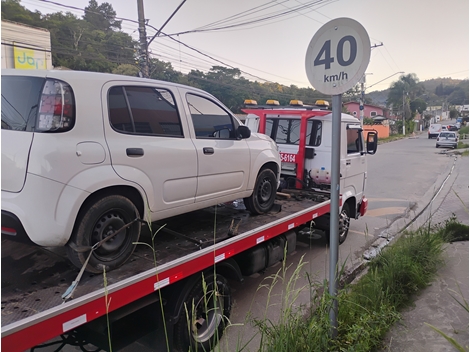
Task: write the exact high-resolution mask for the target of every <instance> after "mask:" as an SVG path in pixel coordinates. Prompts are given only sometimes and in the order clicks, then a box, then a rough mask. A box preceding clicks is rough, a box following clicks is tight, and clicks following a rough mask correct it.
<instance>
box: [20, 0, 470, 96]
mask: <svg viewBox="0 0 470 352" xmlns="http://www.w3.org/2000/svg"><path fill="white" fill-rule="evenodd" d="M51 1H54V2H49V1H47V2H46V1H44V0H21V4H22V5H23V6H25V7H26V8H28V9H29V10H38V11H39V12H41V13H43V14H46V13H51V12H58V11H62V12H67V11H69V12H71V13H73V14H75V15H76V16H77V17H81V16H82V15H83V10H78V9H72V8H68V7H63V6H60V5H59V4H62V5H66V6H73V7H76V8H79V9H83V8H85V7H86V6H87V5H88V2H89V1H88V0H51ZM182 1H183V0H144V1H143V3H144V14H145V18H146V19H147V21H148V25H149V27H147V36H149V37H151V36H153V35H154V34H155V33H156V30H155V29H153V28H151V27H150V26H152V27H154V28H157V29H159V28H160V27H161V26H162V25H163V24H164V23H165V21H166V20H167V19H168V18H169V17H170V16H171V14H172V13H173V11H174V10H176V8H177V7H178V6H179V5H180V4H181V3H182ZM97 2H98V4H101V3H103V2H104V1H101V0H97ZM107 2H108V3H110V4H111V5H112V6H113V8H114V10H115V11H116V16H117V17H120V18H124V19H125V20H123V22H122V30H123V31H125V32H127V33H129V34H130V35H132V36H133V38H135V39H136V40H138V38H139V34H138V30H137V28H138V25H137V23H136V21H137V20H138V15H137V0H109V1H107ZM307 5H308V6H307ZM254 11H256V12H255V13H253V12H254ZM282 12H289V13H288V14H286V15H283V16H281V15H280V13H282ZM273 16H274V17H273ZM340 17H348V18H352V19H354V20H356V21H358V22H359V23H361V24H362V26H363V27H364V28H365V29H366V31H367V33H368V35H369V37H370V41H371V45H372V46H376V47H375V48H373V49H372V51H371V57H370V62H369V65H368V67H367V69H366V84H365V87H366V92H372V91H375V90H383V89H387V88H388V87H389V86H390V84H391V83H393V82H394V81H396V80H397V79H398V78H399V76H400V73H398V72H404V73H405V74H409V73H415V74H416V75H417V77H418V79H419V80H420V81H424V80H427V79H432V78H438V77H451V78H454V79H468V77H469V71H468V68H469V24H468V23H469V21H468V20H469V1H468V0H446V1H443V0H441V1H438V0H187V1H186V2H185V3H184V4H183V5H182V7H181V8H180V9H179V11H178V12H177V13H176V14H175V15H174V17H173V18H172V19H171V20H170V21H169V22H168V24H167V25H166V26H165V28H164V29H163V30H162V32H163V33H165V34H177V33H181V34H179V35H177V36H174V37H173V38H175V39H177V40H179V41H180V42H181V43H184V44H186V45H188V46H190V47H191V48H194V49H197V50H198V51H199V52H202V53H204V54H206V55H208V56H210V57H208V56H203V55H201V54H200V53H198V52H197V51H194V50H191V49H189V48H188V47H186V46H185V45H183V44H180V43H177V42H175V41H173V40H171V39H169V38H168V37H157V38H155V39H154V40H153V42H152V43H151V45H150V47H149V50H150V53H151V56H152V57H155V58H158V59H160V60H163V61H169V62H171V63H172V65H173V68H174V69H175V70H178V71H181V72H183V73H187V72H189V71H190V70H191V69H198V70H200V71H203V72H207V71H208V70H209V69H210V68H211V67H212V66H214V65H221V66H224V64H225V65H230V66H232V67H237V68H239V69H240V70H241V71H242V72H243V76H244V77H245V78H247V79H250V80H257V81H260V82H264V81H269V82H278V83H281V84H284V85H288V86H290V85H296V86H298V87H311V84H310V83H309V81H308V78H307V75H306V72H305V55H306V52H307V48H308V45H309V43H310V40H311V39H312V37H313V35H314V34H315V33H316V32H317V31H318V30H319V29H320V27H321V26H322V25H323V24H325V23H327V22H329V21H330V20H332V19H335V18H340ZM268 18H270V19H268ZM222 20H223V22H222ZM227 20H229V21H228V22H227ZM241 22H250V24H247V25H243V26H233V27H230V28H224V29H218V30H211V31H202V32H192V33H183V32H186V31H193V30H195V29H199V28H201V27H206V28H208V27H207V25H209V24H211V25H212V27H211V28H217V27H219V28H220V27H226V26H232V25H234V24H239V23H241ZM214 59H217V60H219V61H215V60H214ZM221 62H222V63H221Z"/></svg>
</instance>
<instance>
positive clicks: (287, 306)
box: [254, 217, 468, 352]
mask: <svg viewBox="0 0 470 352" xmlns="http://www.w3.org/2000/svg"><path fill="white" fill-rule="evenodd" d="M465 234H466V237H465ZM454 240H468V226H466V225H462V224H459V223H458V222H457V221H456V219H455V217H453V218H451V219H450V220H448V221H446V222H445V224H443V225H438V226H433V227H431V226H429V227H427V228H425V229H420V230H418V231H416V232H407V233H404V234H403V235H402V236H401V237H400V238H399V239H398V240H396V242H395V243H394V244H393V245H392V246H390V247H388V248H386V249H385V250H383V251H382V252H381V253H380V254H379V255H378V256H377V257H376V258H375V259H373V260H372V261H371V262H370V264H369V266H368V271H367V273H366V274H365V275H364V276H362V277H361V278H360V279H359V280H358V282H357V283H353V284H350V285H347V286H346V287H344V288H342V289H341V290H340V291H339V292H338V295H337V300H338V306H339V310H338V317H337V318H338V329H337V338H336V339H331V338H329V336H330V333H331V327H330V322H329V312H330V309H331V304H332V297H330V296H329V294H328V292H327V285H326V283H323V284H316V285H312V295H313V297H314V299H313V307H314V308H313V309H312V311H311V312H309V314H307V316H306V315H305V308H303V309H302V308H295V305H294V298H296V297H297V296H298V291H295V290H294V291H292V290H291V291H289V290H285V292H287V293H286V295H287V296H288V297H286V298H285V299H284V300H283V302H285V303H284V304H283V306H282V311H281V313H282V316H281V318H280V321H279V322H276V323H275V322H272V321H269V320H267V319H263V320H254V325H255V326H256V327H257V328H258V330H259V333H260V334H261V342H260V346H259V351H270V352H271V351H289V352H290V351H307V350H308V351H371V350H374V349H376V348H378V347H380V345H381V343H382V339H383V337H384V334H385V333H386V332H387V331H388V330H389V329H390V327H391V326H392V325H393V324H394V323H395V322H396V321H397V320H399V318H400V314H399V310H400V309H401V308H403V307H405V306H406V305H407V304H409V303H410V301H411V299H412V298H413V296H414V295H415V294H416V293H417V292H419V291H420V290H421V289H423V288H425V287H426V286H427V285H428V284H429V282H430V281H431V280H432V279H433V278H434V276H435V273H436V271H437V269H438V268H439V267H440V266H441V265H442V263H443V260H442V252H443V244H444V243H445V242H448V241H454ZM302 265H303V263H300V264H299V266H302ZM284 275H285V271H284V270H280V271H279V272H278V273H277V274H276V275H274V276H273V277H272V278H271V279H272V285H275V284H278V283H279V282H284V280H286V279H285V277H284ZM297 278H298V270H296V271H295V274H294V275H292V276H291V278H290V279H289V280H287V282H288V285H287V288H288V287H294V286H295V285H294V283H292V280H296V279H297ZM267 287H268V289H270V290H271V288H270V286H267ZM293 292H294V293H293ZM266 307H272V304H271V303H270V302H269V300H268V302H267V303H266Z"/></svg>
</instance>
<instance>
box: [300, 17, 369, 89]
mask: <svg viewBox="0 0 470 352" xmlns="http://www.w3.org/2000/svg"><path fill="white" fill-rule="evenodd" d="M369 59H370V39H369V35H368V34H367V32H366V30H365V29H364V27H363V26H362V25H361V24H360V23H359V22H357V21H355V20H352V19H350V18H336V19H334V20H332V21H330V22H328V23H326V24H325V25H323V26H322V27H321V28H320V29H319V30H318V31H317V33H315V35H314V36H313V38H312V40H311V41H310V44H309V46H308V49H307V55H306V57H305V70H306V71H307V77H308V80H309V81H310V84H311V85H312V86H313V87H314V88H315V89H316V90H318V91H320V92H321V93H323V94H330V95H336V94H342V93H344V92H346V91H347V90H348V89H351V88H352V87H354V86H355V85H356V83H357V82H359V80H360V78H361V77H362V75H363V74H364V72H366V68H367V66H368V65H369Z"/></svg>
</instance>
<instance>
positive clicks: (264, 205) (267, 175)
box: [243, 169, 277, 215]
mask: <svg viewBox="0 0 470 352" xmlns="http://www.w3.org/2000/svg"><path fill="white" fill-rule="evenodd" d="M276 189H277V179H276V175H275V174H274V172H273V171H272V170H271V169H261V171H260V172H259V174H258V176H257V177H256V182H255V187H254V188H253V193H252V194H251V196H249V197H247V198H244V199H243V202H244V203H245V208H246V209H247V210H248V211H250V212H251V213H252V214H255V215H259V214H264V213H267V212H268V211H269V210H271V208H272V206H273V205H274V200H275V199H276Z"/></svg>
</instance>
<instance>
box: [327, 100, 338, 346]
mask: <svg viewBox="0 0 470 352" xmlns="http://www.w3.org/2000/svg"><path fill="white" fill-rule="evenodd" d="M332 109H333V113H332V115H333V117H332V133H331V137H332V138H331V141H332V143H331V201H330V271H329V283H328V288H329V293H330V295H331V297H333V302H332V303H333V305H332V307H331V309H330V322H331V337H332V338H336V336H337V334H338V320H337V316H338V301H337V299H336V294H337V287H338V283H337V279H338V278H337V276H338V275H337V267H338V247H339V182H340V175H339V174H340V147H341V94H339V95H333V99H332Z"/></svg>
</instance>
